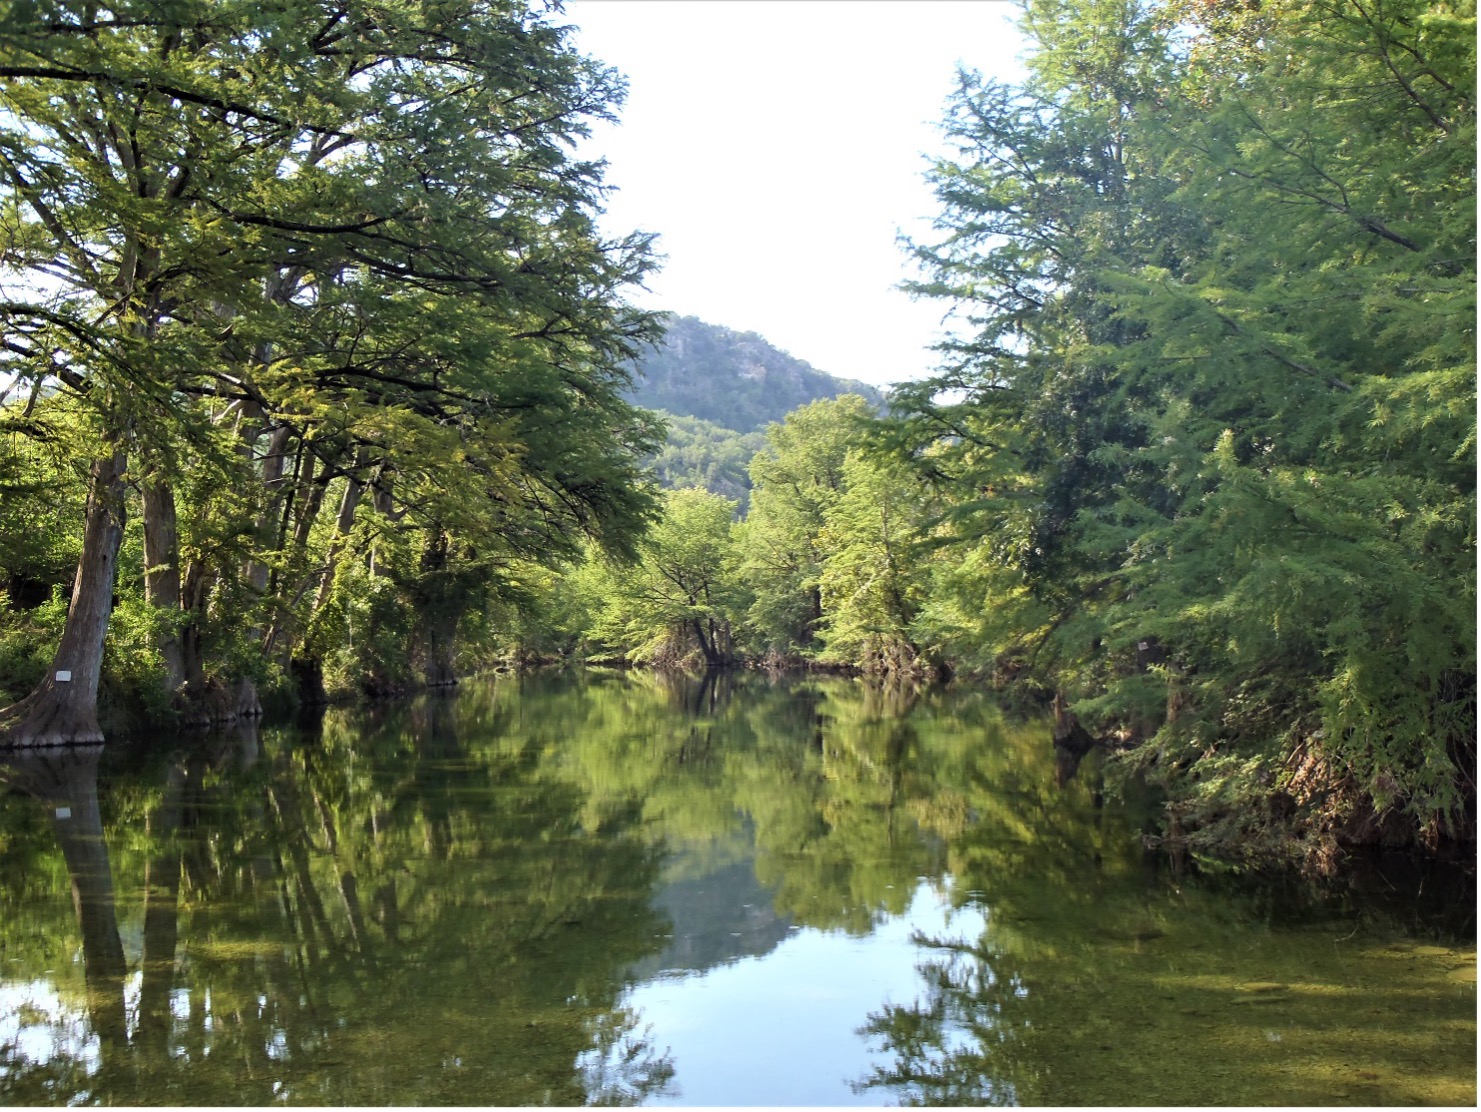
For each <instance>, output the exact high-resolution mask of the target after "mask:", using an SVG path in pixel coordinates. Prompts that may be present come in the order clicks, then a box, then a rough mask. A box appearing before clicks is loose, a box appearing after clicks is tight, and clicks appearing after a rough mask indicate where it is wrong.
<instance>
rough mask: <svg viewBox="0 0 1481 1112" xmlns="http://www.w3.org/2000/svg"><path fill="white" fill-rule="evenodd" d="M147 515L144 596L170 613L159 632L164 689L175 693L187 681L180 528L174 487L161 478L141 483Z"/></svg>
mask: <svg viewBox="0 0 1481 1112" xmlns="http://www.w3.org/2000/svg"><path fill="white" fill-rule="evenodd" d="M140 494H141V495H142V497H143V508H144V513H143V518H144V598H145V599H146V600H147V601H148V602H149V604H150V605H151V606H153V607H154V608H155V609H157V610H161V611H164V613H165V614H166V615H167V616H168V621H169V628H168V629H166V630H165V631H164V632H162V633H161V634H160V638H159V651H160V655H161V656H163V657H164V661H165V690H166V692H167V693H168V694H170V695H174V694H175V693H176V692H177V691H179V690H180V688H181V686H182V685H183V684H184V683H185V655H184V652H183V650H182V649H181V647H180V627H179V624H178V623H179V621H180V530H179V524H178V522H177V520H176V516H175V490H174V488H173V487H171V486H170V484H169V483H168V482H166V481H165V480H163V479H159V478H150V479H146V480H145V481H144V482H143V483H142V484H141V485H140Z"/></svg>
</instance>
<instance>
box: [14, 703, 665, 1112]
mask: <svg viewBox="0 0 1481 1112" xmlns="http://www.w3.org/2000/svg"><path fill="white" fill-rule="evenodd" d="M373 737H374V739H375V740H374V742H373V744H372V746H371V750H370V751H369V752H367V751H366V747H365V740H366V739H365V738H360V737H351V736H350V735H349V733H348V731H346V730H345V729H344V727H343V726H342V725H341V724H339V723H331V724H328V725H326V727H325V728H324V729H323V730H322V732H321V734H320V736H318V737H314V736H312V733H310V734H308V735H301V736H295V735H292V734H286V735H280V736H277V737H274V738H272V739H271V741H270V743H269V744H266V745H260V743H259V741H258V739H257V738H256V737H255V736H252V735H251V734H250V731H249V733H248V734H246V735H237V736H229V737H223V738H218V739H214V740H211V741H204V742H200V743H197V744H193V745H190V746H187V747H185V748H184V749H182V750H181V752H180V753H179V754H178V755H176V756H174V757H173V758H171V759H169V760H167V761H164V762H162V763H159V762H156V764H155V765H154V767H152V768H151V769H149V770H148V774H147V776H146V775H145V774H143V773H139V772H136V773H134V774H122V775H115V776H114V777H113V778H111V779H110V784H109V787H110V794H109V798H107V799H105V800H104V807H102V808H100V806H99V798H98V778H97V766H98V754H97V753H96V752H92V753H85V754H65V755H52V756H48V757H44V758H43V757H25V758H16V759H13V760H12V761H11V762H10V764H9V768H8V771H7V774H6V775H7V779H8V781H9V783H10V785H11V787H12V788H13V789H15V790H17V791H18V792H22V793H26V794H29V795H31V796H33V797H34V798H35V799H37V800H39V801H40V802H41V804H42V806H43V807H45V808H46V811H47V813H48V814H51V815H55V814H57V813H58V808H62V809H63V810H62V813H64V814H65V813H66V810H67V809H70V816H68V817H67V818H65V819H60V818H53V823H54V827H55V834H54V837H55V838H56V841H57V843H58V844H59V845H60V847H61V849H62V851H63V857H64V860H65V867H66V870H67V874H68V876H69V878H70V882H71V885H72V887H73V890H74V893H75V895H76V898H75V915H76V919H75V922H74V924H73V927H72V928H71V930H69V929H68V928H67V926H66V924H64V923H61V922H58V921H57V920H56V918H55V912H54V910H53V909H54V908H55V903H54V902H52V903H51V905H50V906H49V907H48V906H47V904H46V903H45V902H38V901H37V900H36V899H34V898H30V899H26V900H24V901H20V900H18V897H20V896H21V895H22V894H23V893H24V891H25V890H26V889H28V888H29V889H32V891H31V892H30V893H29V894H30V895H31V896H32V897H34V895H35V894H36V893H35V892H34V888H35V884H34V882H35V881H36V880H37V879H40V878H38V877H36V876H35V875H32V876H30V877H27V875H26V874H25V873H24V872H23V871H22V870H23V869H24V865H25V864H27V863H28V862H29V863H32V864H36V863H39V861H40V860H41V859H43V858H44V852H45V850H44V846H43V845H42V844H41V843H42V840H43V839H42V837H41V830H40V827H39V824H38V823H37V822H36V818H37V815H36V813H35V812H36V808H35V806H34V804H33V805H32V807H31V808H30V814H29V815H23V814H20V813H19V812H18V811H17V809H16V807H15V805H14V804H15V802H16V801H15V800H13V801H12V805H11V806H10V807H9V808H7V811H6V814H5V820H6V824H7V831H8V832H10V833H12V834H13V835H18V836H19V840H20V841H22V842H24V843H26V846H27V850H28V852H26V853H23V854H21V855H20V857H18V858H17V859H16V860H15V862H14V863H15V864H17V865H20V866H21V867H22V869H21V870H18V869H6V870H5V872H4V883H5V885H6V886H7V887H9V888H10V889H11V891H10V892H9V893H8V895H9V896H11V897H17V898H12V899H9V900H8V901H7V902H9V903H10V905H11V906H12V907H24V908H25V909H26V911H25V912H24V913H23V915H21V916H17V917H14V918H11V919H9V921H8V922H7V925H6V929H5V935H6V937H5V944H6V952H7V954H9V955H15V954H16V953H17V951H21V952H22V953H24V952H25V950H26V949H27V947H28V944H31V943H32V942H33V940H38V939H39V940H43V941H44V944H45V945H46V947H47V949H48V950H49V952H50V953H51V955H53V956H51V957H50V958H47V959H44V960H43V962H42V963H36V962H32V961H29V960H28V961H24V962H23V964H24V965H25V966H27V967H29V968H46V969H47V971H48V973H55V974H57V975H56V976H54V977H47V978H41V979H37V980H33V981H31V982H30V983H29V984H17V983H15V982H7V983H6V984H5V985H4V988H3V991H4V992H5V993H6V995H7V996H8V997H9V1001H8V1004H10V1006H11V1010H12V1011H13V1012H14V1014H15V1016H16V1020H15V1025H14V1027H13V1028H11V1029H7V1030H5V1031H4V1032H3V1033H0V1038H3V1040H4V1043H3V1045H0V1066H3V1075H0V1095H3V1099H4V1101H5V1103H8V1104H16V1103H20V1104H50V1103H60V1102H68V1101H76V1100H82V1101H85V1102H88V1103H125V1104H142V1103H167V1104H223V1103H228V1104H230V1103H244V1104H268V1103H272V1102H276V1101H290V1102H293V1103H316V1104H322V1103H329V1104H345V1103H348V1104H385V1103H396V1104H412V1103H430V1104H443V1103H479V1104H483V1103H494V1104H552V1103H553V1104H583V1103H608V1104H626V1103H635V1102H637V1101H640V1100H642V1099H644V1098H645V1097H646V1096H647V1095H649V1094H651V1093H654V1092H658V1091H661V1090H662V1089H663V1087H664V1085H665V1084H666V1083H667V1081H668V1079H669V1077H670V1076H671V1075H672V1066H671V1064H670V1063H668V1062H667V1061H666V1059H665V1058H664V1057H663V1056H662V1055H661V1054H659V1053H657V1052H656V1050H655V1049H654V1048H653V1047H651V1046H649V1045H647V1044H646V1043H645V1042H644V1041H643V1038H642V1034H641V1032H640V1031H639V1030H638V1026H639V1024H638V1018H637V1017H635V1016H633V1015H630V1014H628V1013H626V1012H624V1011H623V1010H622V1009H620V1008H618V1007H617V1006H616V1003H615V1001H616V997H617V994H618V992H619V990H620V988H621V986H622V977H621V974H622V971H623V969H624V967H625V966H627V965H629V964H631V963H632V962H635V961H636V960H638V959H640V958H641V957H642V956H643V955H644V954H646V953H648V952H651V951H652V950H653V949H654V948H656V947H658V946H660V945H661V944H662V939H663V937H664V935H665V933H666V932H665V930H664V926H665V924H664V923H663V921H662V920H661V919H659V918H658V917H657V916H656V914H655V913H653V912H652V911H651V910H650V909H649V902H650V897H651V888H652V885H653V882H654V879H655V877H656V875H657V871H658V866H659V860H660V855H659V854H658V853H657V852H656V851H655V850H654V849H652V848H651V847H650V846H649V845H648V844H647V843H646V842H645V841H643V840H642V839H641V838H638V837H636V836H631V835H630V834H628V833H625V832H624V830H623V819H622V817H621V816H616V817H614V818H613V819H612V821H611V822H610V823H609V824H608V825H607V827H606V828H605V829H603V830H601V831H599V832H590V833H588V832H586V831H583V830H582V829H581V826H580V823H579V821H578V818H577V814H578V811H579V809H580V804H581V802H582V800H581V798H580V795H579V793H578V792H577V791H575V790H574V789H573V788H572V787H570V786H569V785H567V784H562V783H559V782H556V781H551V780H548V779H542V778H540V777H539V776H538V775H536V774H535V767H534V762H532V761H531V760H530V754H529V753H527V752H525V751H523V750H521V749H520V748H518V747H512V748H505V749H495V750H489V749H483V750H481V751H480V752H477V753H469V752H468V751H467V750H466V749H465V747H464V746H463V745H462V743H461V741H460V739H459V736H458V731H457V729H456V724H455V718H454V716H453V714H452V713H451V708H450V706H449V704H448V703H447V701H446V700H437V699H430V700H426V701H423V702H421V703H419V704H418V705H417V707H416V708H415V709H412V710H407V709H406V708H400V709H399V710H395V711H392V712H390V713H389V714H388V715H387V716H386V721H385V722H384V723H383V724H382V729H381V730H379V731H377V732H376V733H375V734H374V735H373ZM352 743H353V744H352ZM357 747H358V749H357ZM259 749H260V750H261V752H262V754H263V755H262V758H261V759H250V758H252V757H253V755H254V754H256V753H257V752H258V751H259ZM382 756H384V757H387V758H389V759H386V760H380V759H378V758H380V757H382ZM104 810H106V811H110V812H112V819H111V821H110V823H109V829H110V831H111V840H112V843H113V848H114V850H115V854H116V859H115V861H114V862H112V863H111V865H110V860H109V844H108V841H107V840H105V838H104V837H103V831H104V824H103V821H102V812H103V811H104ZM140 820H142V821H140ZM15 840H16V838H15V837H12V838H9V839H7V841H8V843H13V842H14V841H15ZM115 870H116V871H117V873H118V875H119V877H120V886H119V891H120V892H123V893H125V894H126V895H125V896H124V898H123V899H122V900H119V901H115V898H114V888H113V875H114V872H115ZM362 892H364V893H368V894H369V895H368V898H365V897H362ZM49 912H50V913H51V918H50V920H49V921H48V913H49ZM120 925H122V927H123V929H122V932H121V931H120ZM76 932H80V934H81V941H82V957H83V963H82V964H83V967H84V969H85V971H86V972H85V990H86V991H85V1001H86V1007H85V1018H84V1016H83V1015H79V1014H78V1013H77V1011H76V1010H74V1004H73V1003H72V1001H73V1000H75V999H76V998H77V995H78V994H76V993H75V992H74V991H73V990H71V989H69V988H68V987H67V977H66V969H67V968H68V967H70V965H71V963H70V961H67V959H66V957H65V952H66V950H67V949H69V948H70V946H71V945H75V943H70V944H69V943H68V941H67V935H68V934H71V936H72V937H73V938H75V937H76ZM121 939H122V940H125V941H127V942H128V945H127V946H125V945H124V941H121ZM126 949H127V951H128V956H127V957H126V956H125V950H126ZM13 969H14V965H12V966H11V969H10V970H7V974H6V975H7V976H9V975H10V973H11V971H12V970H13ZM22 998H25V1000H27V1001H30V1002H29V1003H24V1002H23V999H22ZM594 1051H595V1052H596V1054H597V1059H596V1063H597V1064H594V1061H593V1058H592V1054H593V1052H594Z"/></svg>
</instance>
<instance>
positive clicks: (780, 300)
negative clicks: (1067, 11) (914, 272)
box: [565, 0, 1022, 385]
mask: <svg viewBox="0 0 1481 1112" xmlns="http://www.w3.org/2000/svg"><path fill="white" fill-rule="evenodd" d="M1017 13H1018V9H1017V7H1016V6H1014V5H1012V4H1009V3H1006V2H1002V0H948V2H943V0H849V2H840V0H567V3H566V5H565V19H566V21H568V22H570V23H573V24H575V25H576V26H578V27H579V28H580V29H581V30H580V34H579V35H578V37H577V40H576V42H577V46H578V48H579V49H580V50H581V51H582V52H583V53H585V54H588V55H591V56H592V57H595V58H597V59H599V60H601V61H603V62H605V63H607V64H608V65H612V66H615V67H616V68H617V69H618V70H620V71H621V72H622V73H624V74H625V75H626V76H627V77H628V80H629V82H630V91H629V95H628V100H627V105H626V107H625V108H624V109H623V111H622V123H621V124H620V125H618V126H615V127H612V126H602V127H601V128H599V129H598V130H597V131H596V132H595V134H594V135H593V140H592V150H593V152H594V153H597V154H600V155H602V156H603V157H605V158H606V159H607V160H608V162H609V164H610V165H609V169H608V174H607V180H608V182H610V183H611V184H613V185H615V186H617V187H618V189H619V192H618V193H617V194H616V195H615V196H614V197H613V198H612V200H611V202H610V204H609V206H608V213H607V217H606V220H605V222H604V229H605V231H607V232H608V234H620V233H625V232H628V231H632V230H634V229H641V230H643V231H650V232H657V233H658V234H659V241H658V249H659V251H660V252H661V253H662V254H664V255H665V256H667V261H666V262H665V264H664V266H663V269H662V270H661V271H660V272H659V273H658V274H656V275H654V276H652V277H651V278H650V279H649V283H648V285H649V291H648V292H640V293H639V294H638V296H636V297H635V298H634V300H635V301H637V302H638V303H639V304H640V305H643V306H645V307H647V308H654V309H668V310H672V311H674V312H678V313H685V314H690V315H693V316H697V317H700V318H702V319H703V320H706V321H709V322H711V323H713V324H723V325H727V326H729V327H731V328H735V329H739V330H741V331H753V332H759V333H761V335H763V336H765V337H766V338H767V339H768V340H770V341H771V342H772V343H773V344H775V345H777V346H778V347H780V348H783V349H785V350H787V351H789V352H791V353H792V354H793V355H795V356H797V357H798V358H801V359H805V360H807V361H808V362H809V363H811V364H812V365H813V366H814V367H816V368H818V369H819V370H821V371H826V372H828V373H829V374H834V375H840V376H843V377H847V378H860V379H864V380H865V381H867V382H872V383H876V384H881V385H882V384H886V383H890V382H898V381H901V380H903V379H907V378H914V377H918V376H920V375H921V374H924V373H925V372H926V371H928V370H929V369H931V368H932V367H933V365H934V359H935V356H934V353H932V352H931V351H930V350H929V347H930V345H931V343H932V342H933V341H934V340H935V339H936V338H937V337H938V336H939V334H940V331H941V323H940V322H941V318H942V316H943V314H944V312H945V311H946V309H947V306H946V305H945V304H944V303H938V302H933V301H921V302H912V301H911V299H910V298H909V297H908V296H907V295H906V294H904V293H901V292H900V291H898V290H897V289H895V288H894V287H895V286H896V285H897V284H898V283H899V282H900V281H901V280H902V279H904V278H905V277H907V276H908V273H909V272H908V267H909V261H908V259H907V258H906V256H905V253H904V252H903V251H902V249H901V248H900V246H899V245H898V243H897V236H898V235H899V233H901V232H904V233H906V234H909V235H915V236H928V235H929V224H930V219H931V217H932V216H933V215H935V213H936V212H937V210H938V206H937V204H936V201H935V198H934V197H933V196H932V194H931V190H930V188H929V187H928V186H927V185H926V183H925V181H924V177H923V175H924V173H925V170H926V168H927V158H926V155H927V154H928V153H932V152H939V153H944V151H945V148H944V145H943V141H942V138H941V135H940V121H941V119H942V117H943V115H944V113H945V103H946V98H947V96H948V94H949V93H950V92H951V90H952V88H953V86H954V82H955V72H956V66H957V63H958V62H961V63H964V64H965V65H967V66H968V67H969V68H972V69H978V70H981V71H983V72H984V73H986V74H989V75H991V76H994V77H998V78H1001V79H1005V80H1013V79H1015V78H1016V77H1018V76H1020V75H1021V72H1022V71H1021V68H1020V66H1019V64H1018V61H1017V55H1018V53H1019V51H1020V49H1021V40H1020V38H1019V36H1018V33H1017V30H1016V28H1015V26H1014V20H1015V19H1016V17H1017Z"/></svg>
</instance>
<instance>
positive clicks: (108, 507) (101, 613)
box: [0, 449, 127, 748]
mask: <svg viewBox="0 0 1481 1112" xmlns="http://www.w3.org/2000/svg"><path fill="white" fill-rule="evenodd" d="M126 466H127V456H126V455H125V453H124V452H123V451H122V450H121V449H120V450H117V451H115V452H114V453H113V454H112V455H109V456H105V457H104V458H102V459H100V460H97V461H96V462H94V464H93V468H92V476H91V479H90V482H89V487H88V496H87V523H86V526H85V528H84V530H83V535H82V556H81V558H80V559H79V560H78V562H77V576H76V578H75V579H74V580H73V584H72V602H71V605H70V606H69V607H68V609H67V621H66V624H65V625H64V626H63V628H62V639H61V642H60V644H58V646H57V652H56V657H55V658H54V659H53V661H52V667H51V670H50V671H49V672H48V673H47V675H46V678H45V679H44V680H42V681H41V683H40V684H39V685H38V686H37V688H36V690H35V691H33V692H31V694H30V695H27V696H26V697H25V698H24V699H22V700H21V701H20V702H18V703H15V704H14V705H12V706H9V707H6V708H5V709H4V710H0V748H35V747H43V746H54V745H97V744H101V742H102V741H103V732H102V730H101V729H100V728H99V726H98V678H99V676H100V674H101V673H102V668H103V642H104V638H105V637H106V635H107V633H108V618H109V615H110V614H111V613H112V612H113V586H114V581H115V579H116V577H117V572H118V550H119V546H120V544H121V543H122V541H123V526H124V471H125V468H126Z"/></svg>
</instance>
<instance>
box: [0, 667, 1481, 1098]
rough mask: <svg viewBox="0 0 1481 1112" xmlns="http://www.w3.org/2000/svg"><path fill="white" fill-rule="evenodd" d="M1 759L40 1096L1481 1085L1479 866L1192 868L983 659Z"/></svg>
mask: <svg viewBox="0 0 1481 1112" xmlns="http://www.w3.org/2000/svg"><path fill="white" fill-rule="evenodd" d="M5 777H6V780H7V782H8V784H9V787H8V788H7V789H6V791H5V793H4V795H3V797H0V798H3V803H0V898H3V901H4V906H5V908H6V911H5V916H4V920H3V926H0V1102H3V1103H5V1104H7V1105H16V1104H31V1105H62V1104H104V1103H107V1104H169V1105H221V1104H249V1105H269V1104H280V1103H281V1104H314V1105H326V1104H327V1105H412V1104H453V1105H516V1106H518V1105H548V1104H556V1105H578V1104H648V1105H673V1104H678V1105H688V1106H704V1105H829V1106H839V1105H873V1106H880V1105H898V1104H933V1105H979V1104H1055V1105H1087V1104H1116V1105H1169V1104H1171V1105H1180V1104H1240V1105H1254V1104H1280V1105H1307V1104H1356V1105H1381V1104H1403V1105H1408V1104H1441V1105H1473V1104H1474V1103H1475V1101H1476V958H1475V929H1476V928H1475V898H1476V896H1475V873H1474V868H1473V867H1457V866H1443V865H1440V864H1435V863H1422V862H1417V861H1414V860H1412V859H1408V858H1392V859H1384V860H1378V859H1374V860H1363V861H1355V862H1353V863H1352V867H1350V868H1349V869H1347V870H1346V871H1344V872H1343V874H1342V875H1341V876H1340V877H1338V878H1336V879H1333V880H1330V881H1327V882H1323V883H1321V884H1315V883H1308V882H1304V881H1300V880H1297V879H1294V878H1290V877H1281V878H1272V877H1263V878H1253V877H1248V876H1240V875H1237V874H1232V873H1226V872H1221V871H1219V870H1217V869H1211V868H1207V867H1203V868H1200V867H1198V865H1197V864H1196V863H1192V862H1187V863H1184V862H1173V861H1169V860H1168V859H1167V858H1166V856H1165V855H1161V854H1155V853H1151V852H1149V851H1148V850H1147V849H1146V848H1144V845H1143V842H1142V838H1141V836H1140V833H1139V831H1140V829H1141V827H1142V823H1143V822H1144V821H1145V819H1146V817H1147V813H1148V808H1149V807H1152V806H1154V805H1155V804H1154V802H1153V801H1151V800H1148V799H1146V798H1144V797H1143V796H1142V794H1141V793H1139V792H1138V791H1137V790H1136V789H1135V787H1134V786H1132V785H1121V784H1117V783H1115V782H1114V781H1111V780H1110V779H1108V777H1107V775H1106V774H1105V772H1104V771H1103V770H1102V768H1101V767H1100V765H1099V764H1098V763H1097V761H1096V759H1095V757H1094V756H1092V758H1091V759H1090V760H1088V761H1087V762H1086V763H1085V764H1084V765H1083V766H1082V767H1081V768H1080V769H1079V770H1078V771H1077V772H1076V773H1075V774H1074V775H1072V776H1068V777H1067V775H1066V770H1065V769H1063V768H1059V769H1057V768H1056V765H1055V760H1054V753H1053V750H1052V747H1051V743H1050V736H1049V728H1048V724H1047V723H1046V722H1043V721H1039V720H1022V719H1021V718H1016V717H1014V716H1013V715H1010V714H1008V713H1006V712H1005V711H1003V710H1002V709H1001V708H1000V707H999V706H997V705H996V704H995V703H994V702H993V701H992V700H991V699H989V698H987V697H985V696H983V695H981V694H977V693H971V692H952V691H946V692H936V693H928V694H923V695H908V694H902V693H898V692H895V693H891V692H888V691H881V690H878V689H874V688H870V687H868V686H867V685H864V684H861V683H857V682H854V681H851V680H844V679H838V678H827V679H806V680H791V681H778V682H771V681H768V680H766V679H764V678H762V677H759V676H752V675H719V676H711V677H708V678H706V679H682V678H666V677H662V676H655V675H646V674H634V675H629V674H601V673H588V674H585V675H582V676H575V677H560V676H546V675H536V676H529V677H524V678H515V677H503V678H496V679H488V680H476V681H471V682H468V683H466V684H464V685H463V687H462V688H460V689H459V690H458V692H457V693H456V694H451V695H437V694H429V695H425V696H421V697H418V698H415V699H411V700H406V701H404V702H399V703H392V704H386V705H383V706H378V707H374V708H370V709H365V708H360V709H347V708H333V709H331V710H329V711H328V712H327V713H325V714H324V715H323V716H322V717H319V718H315V719H309V720H304V721H300V722H296V723H290V724H283V725H278V726H263V727H261V728H258V727H256V726H254V725H247V726H243V727H240V728H238V729H235V730H232V731H228V732H225V733H222V734H218V735H212V736H210V737H206V738H197V739H194V740H190V739H183V738H164V739H161V738H152V739H150V738H145V739H137V740H134V741H131V742H128V743H120V744H117V745H113V746H110V748H109V749H108V750H107V751H105V752H104V753H102V754H101V755H99V754H97V753H92V754H86V753H83V754H74V755H71V756H68V757H66V758H60V757H52V758H24V759H21V758H16V759H12V760H11V761H10V763H9V765H8V766H7V768H6V770H5Z"/></svg>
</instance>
